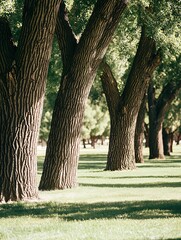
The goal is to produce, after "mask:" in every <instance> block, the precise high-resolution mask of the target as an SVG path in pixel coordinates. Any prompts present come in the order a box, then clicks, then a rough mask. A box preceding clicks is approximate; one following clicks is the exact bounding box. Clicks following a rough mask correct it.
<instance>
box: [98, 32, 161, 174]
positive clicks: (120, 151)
mask: <svg viewBox="0 0 181 240" xmlns="http://www.w3.org/2000/svg"><path fill="white" fill-rule="evenodd" d="M159 63H160V57H159V55H157V54H155V42H154V40H153V39H150V38H148V37H147V36H146V34H145V30H144V28H142V34H141V38H140V42H139V46H138V49H137V53H136V56H135V59H134V62H133V65H132V68H131V71H130V74H129V76H128V79H127V82H126V86H125V88H124V91H123V94H122V96H120V93H119V90H118V87H117V82H116V80H115V78H114V76H113V74H112V72H111V69H110V67H109V65H108V64H107V63H104V62H103V64H102V69H103V74H102V77H101V80H102V86H103V90H104V93H105V95H106V100H107V104H108V109H109V113H110V119H111V132H110V141H109V152H108V159H107V166H106V170H123V169H134V168H135V167H136V166H135V151H134V135H135V127H136V119H137V115H138V111H139V109H140V106H141V102H142V99H143V96H144V94H145V92H146V90H147V87H148V83H149V81H150V77H151V75H152V73H153V71H154V70H155V68H156V67H157V65H158V64H159Z"/></svg>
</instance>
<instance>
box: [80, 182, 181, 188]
mask: <svg viewBox="0 0 181 240" xmlns="http://www.w3.org/2000/svg"><path fill="white" fill-rule="evenodd" d="M80 186H83V187H101V188H102V187H103V188H105V187H107V188H124V187H125V188H160V187H172V188H174V187H175V188H177V187H178V188H180V187H181V182H160V183H159V182H155V183H154V182H153V183H137V184H132V183H128V184H120V183H118V184H117V183H116V184H111V183H110V184H104V183H103V184H102V183H100V184H97V183H95V184H94V183H80Z"/></svg>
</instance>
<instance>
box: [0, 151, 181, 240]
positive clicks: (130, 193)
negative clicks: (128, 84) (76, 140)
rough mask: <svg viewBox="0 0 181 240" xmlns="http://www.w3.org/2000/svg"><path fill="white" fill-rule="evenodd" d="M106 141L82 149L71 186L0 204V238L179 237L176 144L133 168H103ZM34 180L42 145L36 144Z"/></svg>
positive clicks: (180, 161) (180, 184)
mask: <svg viewBox="0 0 181 240" xmlns="http://www.w3.org/2000/svg"><path fill="white" fill-rule="evenodd" d="M106 152H107V146H98V147H97V148H96V149H91V148H90V147H88V148H87V149H81V157H80V162H79V170H78V182H79V186H78V187H77V188H75V189H66V190H63V191H62V190H59V191H58V190H56V191H44V192H39V200H38V201H36V202H24V203H21V202H19V203H8V204H1V205H0V240H30V239H31V240H39V239H41V240H55V239H57V240H124V239H125V240H129V239H133V240H134V239H138V240H141V239H181V227H180V226H181V146H174V153H173V154H172V156H170V157H167V158H166V159H165V160H148V150H147V149H145V150H144V158H145V163H144V164H137V169H136V170H133V171H122V172H120V171H115V172H109V171H104V168H105V164H106ZM39 155H40V156H39V158H38V181H39V179H40V177H41V171H42V165H43V159H44V156H42V155H44V149H39Z"/></svg>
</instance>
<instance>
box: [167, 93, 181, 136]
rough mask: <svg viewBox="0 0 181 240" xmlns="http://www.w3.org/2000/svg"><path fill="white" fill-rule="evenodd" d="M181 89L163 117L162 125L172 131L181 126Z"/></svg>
mask: <svg viewBox="0 0 181 240" xmlns="http://www.w3.org/2000/svg"><path fill="white" fill-rule="evenodd" d="M180 116H181V91H180V94H179V96H178V97H177V98H176V99H175V100H174V101H173V103H172V104H171V106H170V109H169V110H168V111H167V113H166V115H165V119H164V123H163V125H164V127H165V128H167V129H169V130H170V132H174V131H176V130H177V129H179V127H181V118H180Z"/></svg>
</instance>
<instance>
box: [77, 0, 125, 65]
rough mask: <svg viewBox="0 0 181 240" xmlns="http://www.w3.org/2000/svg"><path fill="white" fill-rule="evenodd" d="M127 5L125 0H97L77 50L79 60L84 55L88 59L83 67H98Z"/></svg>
mask: <svg viewBox="0 0 181 240" xmlns="http://www.w3.org/2000/svg"><path fill="white" fill-rule="evenodd" d="M126 6H127V3H126V2H125V1H124V0H112V1H110V0H98V1H97V3H96V4H95V7H94V10H93V13H92V15H91V17H90V19H89V21H88V23H87V26H86V29H85V30H84V32H83V34H82V37H81V38H80V42H79V44H78V47H77V51H76V53H78V54H77V58H76V60H77V61H79V59H80V58H82V57H83V58H85V59H86V62H84V63H83V64H84V66H82V67H85V64H87V65H88V66H90V67H91V68H94V69H97V67H98V65H99V64H100V62H101V60H102V58H103V56H104V54H105V51H106V49H107V46H108V43H109V42H110V39H111V37H112V35H113V32H114V30H115V28H116V27H117V24H118V22H119V17H120V15H121V13H122V12H123V10H124V9H125V8H126ZM114 14H115V16H114ZM82 55H84V56H82ZM96 60H98V61H96Z"/></svg>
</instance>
